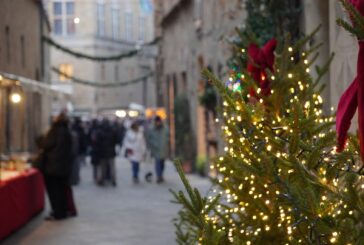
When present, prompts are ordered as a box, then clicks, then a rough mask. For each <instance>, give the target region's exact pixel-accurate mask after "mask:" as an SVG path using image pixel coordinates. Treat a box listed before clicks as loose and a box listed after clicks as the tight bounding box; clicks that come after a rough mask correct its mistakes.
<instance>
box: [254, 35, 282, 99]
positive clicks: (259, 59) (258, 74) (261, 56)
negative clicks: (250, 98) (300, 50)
mask: <svg viewBox="0 0 364 245" xmlns="http://www.w3.org/2000/svg"><path fill="white" fill-rule="evenodd" d="M276 47H277V40H276V39H271V40H270V41H268V42H267V43H266V44H265V45H264V46H263V48H259V47H258V46H257V45H256V44H250V45H249V47H248V55H249V60H248V72H249V73H250V74H251V76H252V77H253V79H254V80H255V81H257V83H258V84H259V87H260V88H261V90H262V92H261V93H262V94H263V95H265V96H267V95H269V94H270V81H269V79H268V78H267V74H266V72H265V71H266V69H269V70H271V71H273V65H274V50H275V49H276ZM250 94H251V95H254V96H255V91H254V90H252V89H251V90H250Z"/></svg>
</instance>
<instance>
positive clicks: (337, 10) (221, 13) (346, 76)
mask: <svg viewBox="0 0 364 245" xmlns="http://www.w3.org/2000/svg"><path fill="white" fill-rule="evenodd" d="M244 2H245V1H239V0H212V1H204V0H179V1H178V0H173V1H163V0H156V1H155V5H156V13H155V25H156V32H158V33H160V34H161V36H162V37H163V41H162V42H161V43H160V58H159V59H158V62H157V74H158V83H157V94H158V96H157V97H158V99H159V100H158V104H160V105H164V106H165V107H166V108H167V110H168V112H169V113H168V114H169V125H170V127H171V145H172V152H173V151H174V149H175V148H176V147H179V146H176V145H173V144H174V132H175V130H176V129H174V125H173V124H174V117H175V115H174V114H173V111H174V110H173V109H174V108H173V100H174V98H175V97H176V96H178V94H180V93H186V94H187V95H188V98H189V103H190V104H189V108H190V114H191V118H192V128H193V133H194V135H195V137H196V145H197V146H196V151H197V156H201V155H202V156H203V155H213V154H214V153H213V152H210V151H211V147H209V142H211V139H213V138H215V139H218V138H220V137H219V133H218V131H217V130H216V129H213V128H211V126H210V125H212V124H213V123H212V122H211V116H206V112H205V111H204V109H203V107H201V106H200V105H199V95H200V94H201V92H202V91H203V85H204V80H203V79H202V77H201V74H200V72H201V69H202V68H205V67H210V68H211V69H212V71H213V72H214V73H215V74H216V75H218V76H220V77H223V74H224V72H225V71H226V60H227V58H228V57H229V56H230V52H231V51H230V50H229V44H228V42H227V41H226V40H224V37H225V38H226V37H228V36H229V35H231V34H234V28H235V27H236V26H239V25H242V24H243V23H244V19H245V17H246V11H245V8H244V6H245V3H244ZM301 4H302V9H303V12H302V15H301V17H300V18H301V23H302V25H301V29H302V33H310V32H312V31H313V30H314V29H315V28H316V27H317V26H318V25H320V24H321V25H322V28H321V30H320V31H319V33H318V34H317V35H316V36H315V37H314V40H312V41H313V43H319V42H323V44H324V45H323V46H322V47H321V49H320V57H319V58H318V60H317V62H316V64H317V65H323V64H325V63H326V62H327V60H328V59H329V58H330V55H331V53H335V58H334V60H333V62H332V64H331V67H330V69H329V72H328V74H327V75H326V76H325V77H324V79H323V80H322V83H323V84H325V86H326V90H325V91H324V97H325V98H326V108H325V109H326V110H329V109H330V107H331V106H332V107H335V108H336V106H337V103H338V100H339V98H340V95H341V94H342V93H343V91H344V90H345V88H347V87H348V85H349V84H350V82H351V81H352V80H353V78H354V76H355V73H356V59H357V44H356V41H355V40H354V38H353V37H351V36H350V34H348V33H347V32H346V31H345V30H343V29H342V28H340V27H338V26H337V25H336V19H337V18H338V17H344V16H345V14H344V12H343V10H342V8H341V6H340V5H339V3H338V1H332V0H320V1H317V0H302V1H301ZM312 70H314V69H312ZM354 124H355V123H354ZM354 129H355V127H354Z"/></svg>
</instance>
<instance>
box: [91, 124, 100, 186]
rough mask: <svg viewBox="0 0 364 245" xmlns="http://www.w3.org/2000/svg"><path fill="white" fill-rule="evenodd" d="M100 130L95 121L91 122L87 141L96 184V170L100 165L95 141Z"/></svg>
mask: <svg viewBox="0 0 364 245" xmlns="http://www.w3.org/2000/svg"><path fill="white" fill-rule="evenodd" d="M100 130H101V128H100V123H99V122H98V120H97V119H94V120H92V122H91V126H90V130H89V132H88V141H89V146H90V155H91V165H92V176H93V179H94V181H95V182H97V177H98V170H99V165H100V153H99V147H98V141H97V135H98V134H99V132H100Z"/></svg>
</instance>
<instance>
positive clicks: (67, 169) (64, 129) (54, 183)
mask: <svg viewBox="0 0 364 245" xmlns="http://www.w3.org/2000/svg"><path fill="white" fill-rule="evenodd" d="M43 150H44V154H45V163H44V170H43V174H44V180H45V185H46V189H47V192H48V197H49V201H50V204H51V209H52V212H51V215H50V216H48V217H47V219H48V220H60V219H64V218H66V217H67V215H68V210H69V195H70V191H72V190H70V188H71V187H70V186H69V178H70V174H71V169H72V161H73V159H72V135H71V132H70V129H69V125H68V119H67V116H66V115H65V114H64V113H61V114H60V115H59V116H58V117H57V118H56V119H55V121H54V122H53V124H52V126H51V129H50V130H49V131H48V133H47V135H46V136H45V139H44V143H43Z"/></svg>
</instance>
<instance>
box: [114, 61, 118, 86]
mask: <svg viewBox="0 0 364 245" xmlns="http://www.w3.org/2000/svg"><path fill="white" fill-rule="evenodd" d="M114 78H115V82H117V81H119V66H118V64H116V65H115V69H114Z"/></svg>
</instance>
